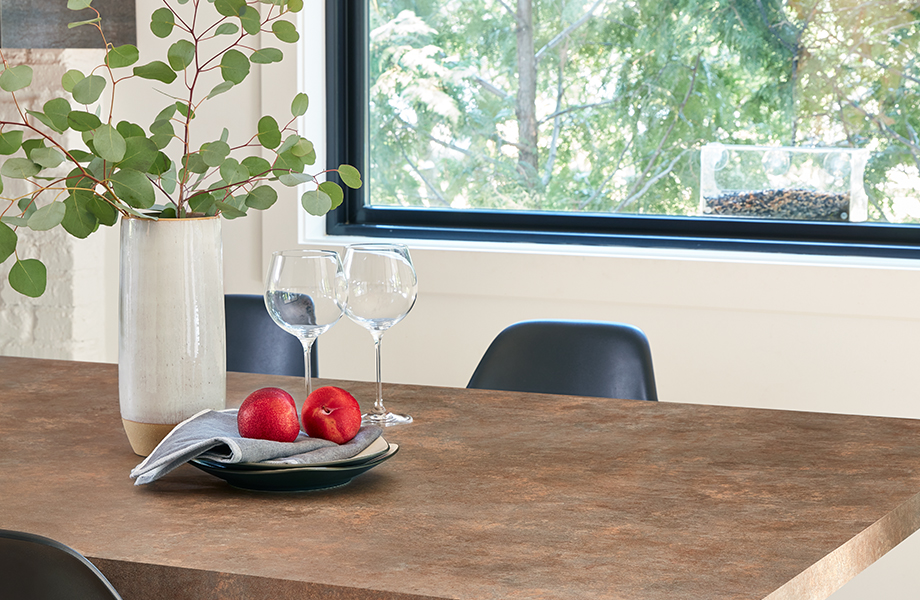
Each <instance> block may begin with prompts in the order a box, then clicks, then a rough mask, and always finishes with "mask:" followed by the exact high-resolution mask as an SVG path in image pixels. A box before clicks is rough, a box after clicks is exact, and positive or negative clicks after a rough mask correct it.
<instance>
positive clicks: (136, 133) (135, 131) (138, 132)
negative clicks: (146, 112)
mask: <svg viewBox="0 0 920 600" xmlns="http://www.w3.org/2000/svg"><path fill="white" fill-rule="evenodd" d="M115 129H117V130H118V133H120V134H121V137H123V138H125V140H127V139H128V138H133V137H147V136H146V134H144V128H143V127H141V126H140V125H135V124H134V123H131V122H129V121H119V122H118V125H116V126H115Z"/></svg>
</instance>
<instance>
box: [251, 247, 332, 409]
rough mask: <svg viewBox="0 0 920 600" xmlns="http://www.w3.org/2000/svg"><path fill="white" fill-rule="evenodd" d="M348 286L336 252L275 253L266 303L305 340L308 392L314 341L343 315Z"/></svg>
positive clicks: (281, 324)
mask: <svg viewBox="0 0 920 600" xmlns="http://www.w3.org/2000/svg"><path fill="white" fill-rule="evenodd" d="M346 287H347V283H346V281H345V272H344V270H343V269H342V261H341V260H339V255H338V254H337V253H335V252H332V251H329V250H283V251H280V252H275V253H274V254H272V262H271V265H270V266H269V268H268V276H267V277H266V280H265V307H266V308H267V309H268V314H270V315H271V317H272V319H273V320H274V321H275V323H277V324H278V326H279V327H281V328H282V329H284V330H285V331H287V332H288V333H292V334H294V335H295V336H297V338H298V339H299V340H300V343H301V344H303V360H304V377H305V379H306V390H307V395H308V396H309V395H310V394H311V393H312V392H313V381H312V373H311V372H310V352H311V350H312V348H313V342H314V341H316V338H317V337H318V336H319V335H320V334H322V333H324V332H326V331H327V330H328V329H329V328H330V327H332V326H333V325H335V324H336V322H338V320H339V319H340V318H341V317H342V311H343V310H344V307H345V299H346V297H347V291H346Z"/></svg>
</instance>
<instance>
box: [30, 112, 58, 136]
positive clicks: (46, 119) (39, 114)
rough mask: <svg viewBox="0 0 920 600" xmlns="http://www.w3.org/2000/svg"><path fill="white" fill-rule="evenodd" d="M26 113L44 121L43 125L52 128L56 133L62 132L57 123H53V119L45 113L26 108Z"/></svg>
mask: <svg viewBox="0 0 920 600" xmlns="http://www.w3.org/2000/svg"><path fill="white" fill-rule="evenodd" d="M26 114H28V115H31V116H33V117H35V118H36V119H38V120H39V121H41V122H42V123H44V125H45V126H46V127H48V128H49V129H52V130H54V131H56V132H58V133H64V132H63V131H62V130H61V129H58V127H57V125H55V124H54V121H52V120H51V117H49V116H48V115H46V114H45V113H42V112H38V111H35V110H27V111H26Z"/></svg>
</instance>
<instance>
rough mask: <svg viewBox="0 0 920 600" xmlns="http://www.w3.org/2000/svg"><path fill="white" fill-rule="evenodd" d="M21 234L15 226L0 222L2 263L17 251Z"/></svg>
mask: <svg viewBox="0 0 920 600" xmlns="http://www.w3.org/2000/svg"><path fill="white" fill-rule="evenodd" d="M18 239H19V236H18V235H16V232H15V231H13V228H12V227H10V226H9V225H7V224H5V223H0V263H2V262H4V261H5V260H6V259H8V258H9V257H10V256H11V255H12V254H13V252H15V251H16V242H17V240H18Z"/></svg>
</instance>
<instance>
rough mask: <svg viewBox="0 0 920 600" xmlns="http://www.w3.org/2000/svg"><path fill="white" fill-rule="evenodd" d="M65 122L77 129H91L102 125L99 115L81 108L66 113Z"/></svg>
mask: <svg viewBox="0 0 920 600" xmlns="http://www.w3.org/2000/svg"><path fill="white" fill-rule="evenodd" d="M67 123H68V124H69V125H70V126H71V127H73V128H74V129H75V130H77V131H92V130H93V129H96V128H97V127H99V126H100V125H102V121H100V120H99V117H97V116H96V115H94V114H93V113H89V112H86V111H82V110H73V111H71V112H70V114H68V115H67Z"/></svg>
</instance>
